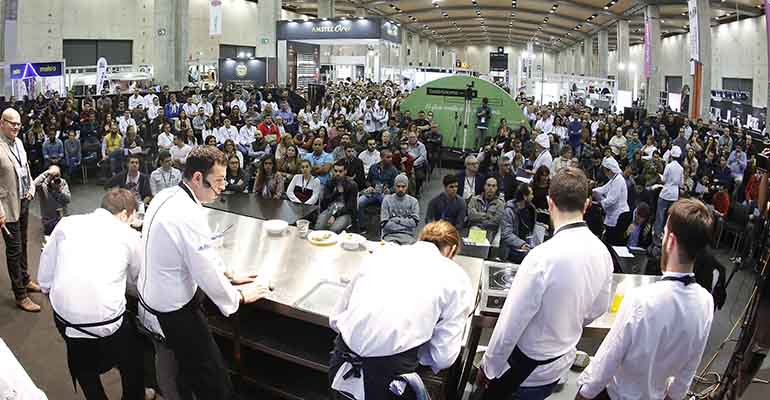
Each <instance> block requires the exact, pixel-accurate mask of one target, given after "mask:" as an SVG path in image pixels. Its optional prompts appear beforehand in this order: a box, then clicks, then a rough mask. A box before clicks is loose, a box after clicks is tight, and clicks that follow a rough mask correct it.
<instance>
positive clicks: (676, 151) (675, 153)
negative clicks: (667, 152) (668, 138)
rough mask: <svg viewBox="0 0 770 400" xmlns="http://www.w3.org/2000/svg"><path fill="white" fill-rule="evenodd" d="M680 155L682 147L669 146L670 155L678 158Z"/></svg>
mask: <svg viewBox="0 0 770 400" xmlns="http://www.w3.org/2000/svg"><path fill="white" fill-rule="evenodd" d="M681 156H682V149H681V148H679V146H674V147H672V148H671V157H673V158H679V157H681Z"/></svg>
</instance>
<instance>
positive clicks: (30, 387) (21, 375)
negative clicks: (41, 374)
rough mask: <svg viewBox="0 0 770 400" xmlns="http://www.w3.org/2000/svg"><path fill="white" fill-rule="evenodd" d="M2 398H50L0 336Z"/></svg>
mask: <svg viewBox="0 0 770 400" xmlns="http://www.w3.org/2000/svg"><path fill="white" fill-rule="evenodd" d="M0 399H4V400H5V399H8V400H17V399H18V400H48V397H46V395H45V393H43V391H42V390H40V389H38V387H37V386H35V382H32V379H30V377H29V375H27V371H25V370H24V367H22V366H21V364H20V363H19V360H17V359H16V357H15V356H14V355H13V353H12V352H11V349H9V348H8V346H7V345H6V344H5V342H4V341H3V339H2V338H0Z"/></svg>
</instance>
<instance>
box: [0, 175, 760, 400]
mask: <svg viewBox="0 0 770 400" xmlns="http://www.w3.org/2000/svg"><path fill="white" fill-rule="evenodd" d="M439 172H440V171H435V173H434V176H433V179H432V180H431V181H429V182H428V183H426V185H425V188H424V193H423V196H422V198H421V199H420V209H421V211H422V213H423V214H424V213H425V210H426V209H427V206H428V202H429V199H431V198H432V197H434V196H435V195H436V194H437V193H439V192H440V191H441V190H443V188H442V186H441V176H442V174H440V173H439ZM71 190H72V199H73V200H72V203H71V204H70V213H73V214H75V213H84V212H90V211H91V210H93V209H94V208H96V207H98V205H99V203H100V200H101V196H102V194H103V193H104V191H103V189H102V188H101V187H100V186H98V185H95V184H89V185H78V184H75V185H73V186H72V188H71ZM32 214H33V215H38V214H39V208H38V206H37V205H36V204H35V205H33V208H32ZM37 229H39V228H37ZM33 236H35V235H33ZM37 238H39V236H37ZM39 246H40V244H39V241H38V240H30V246H29V249H28V251H29V256H30V265H31V269H32V272H33V276H34V275H35V273H36V270H37V262H38V258H39V254H40V247H39ZM1 254H4V247H3V246H0V255H1ZM725 258H726V256H725V255H723V254H720V259H722V261H723V262H725V265H729V264H728V263H727V260H726V259H725ZM0 259H2V261H0V265H2V267H0V269H3V270H4V269H5V267H4V264H5V257H0ZM754 276H755V274H754V273H753V272H751V271H740V272H738V273H737V274H736V276H735V278H734V279H733V282H732V283H731V284H730V287H729V288H728V293H729V296H728V302H727V304H726V305H725V307H724V308H723V309H722V310H720V311H718V312H717V313H716V315H715V319H714V324H713V327H712V330H711V336H710V339H709V343H708V345H707V347H706V352H705V354H704V358H703V362H702V363H701V364H702V365H704V364H705V363H706V362H707V361H708V360H709V359H710V358H711V356H712V355H713V354H714V353H715V352H716V351H717V350H718V348H719V346H720V344H721V343H722V341H723V340H724V339H725V337H726V336H727V334H728V332H730V329H731V328H732V326H733V324H734V323H735V322H736V321H737V320H738V318H739V317H740V314H741V311H742V310H743V307H744V306H745V304H746V301H747V299H748V297H749V295H750V293H751V290H752V285H753V280H754ZM9 286H10V283H9V282H8V277H7V274H5V273H2V274H0V288H3V289H4V290H6V291H5V292H4V293H5V294H4V295H2V296H0V337H2V338H3V340H4V341H5V342H6V343H7V344H8V346H9V347H10V348H11V349H12V350H13V351H14V353H15V354H16V356H17V357H18V359H19V360H20V361H21V363H22V365H24V366H25V368H26V369H27V371H28V373H29V374H30V376H31V377H32V379H33V380H34V381H35V382H36V383H37V384H38V385H39V386H40V387H41V389H43V390H44V391H45V392H46V393H47V394H48V396H49V398H51V399H55V400H70V399H79V398H82V395H81V394H80V393H79V392H78V393H77V394H76V393H75V392H74V391H73V388H72V385H71V383H72V382H71V380H70V377H69V373H68V371H67V369H66V362H65V354H64V343H63V341H62V340H61V338H60V337H59V334H58V333H57V332H56V330H55V328H54V325H53V321H52V318H51V313H50V307H49V306H48V305H47V302H46V301H45V300H44V298H43V297H42V296H36V297H35V299H36V300H38V301H39V302H40V303H42V304H43V312H41V313H40V314H27V313H22V312H19V311H16V308H15V307H14V304H13V298H12V296H11V294H10V291H7V288H9ZM485 336H486V338H487V340H488V336H489V333H487V335H485ZM485 342H486V341H484V342H482V345H483V344H485ZM578 347H579V348H581V349H583V350H586V351H589V353H593V351H595V349H596V348H597V347H598V343H589V342H581V343H580V344H579V346H578ZM732 348H733V344H732V343H730V344H727V345H726V346H725V347H724V349H723V350H722V352H721V353H720V354H719V356H718V357H717V358H716V361H715V362H714V363H713V365H712V367H711V369H710V370H713V371H718V372H721V371H723V369H724V367H725V365H726V363H727V360H728V359H729V356H730V354H731V352H732ZM769 369H770V361H768V362H766V363H765V365H764V370H763V371H762V372H761V373H760V375H759V376H760V377H762V378H764V379H768V378H770V370H769ZM574 377H575V376H572V381H571V382H569V383H567V385H565V388H564V390H563V391H562V392H560V393H556V394H554V395H553V396H551V398H553V399H568V398H570V399H571V398H574V392H575V387H574ZM103 381H104V384H105V387H106V389H107V392H108V395H110V397H111V398H119V397H120V378H119V376H118V374H117V373H116V372H115V371H112V372H111V373H109V374H107V375H105V376H104V377H103ZM696 389H699V388H697V387H696ZM769 393H770V386H767V385H762V384H755V385H753V387H751V388H750V389H749V391H748V393H747V395H746V396H745V397H744V398H745V399H757V400H759V399H767V398H768V397H769V395H768V394H769Z"/></svg>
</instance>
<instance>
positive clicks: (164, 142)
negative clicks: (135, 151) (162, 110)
mask: <svg viewBox="0 0 770 400" xmlns="http://www.w3.org/2000/svg"><path fill="white" fill-rule="evenodd" d="M173 145H174V135H173V134H172V133H171V125H169V123H168V122H166V123H164V124H163V132H161V133H160V134H159V135H158V149H159V150H166V151H168V150H170V149H171V146H173Z"/></svg>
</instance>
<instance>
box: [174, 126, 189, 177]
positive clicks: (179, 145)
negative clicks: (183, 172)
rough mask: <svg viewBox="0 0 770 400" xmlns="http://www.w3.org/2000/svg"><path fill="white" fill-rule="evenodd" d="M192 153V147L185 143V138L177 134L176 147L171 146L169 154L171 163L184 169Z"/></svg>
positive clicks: (175, 137) (175, 138)
mask: <svg viewBox="0 0 770 400" xmlns="http://www.w3.org/2000/svg"><path fill="white" fill-rule="evenodd" d="M191 151H192V146H190V145H188V144H187V143H185V142H184V136H182V134H181V133H180V134H177V135H176V136H174V145H173V146H171V149H170V150H169V153H170V154H171V161H172V163H173V164H174V166H175V167H177V168H180V169H182V168H183V167H184V163H185V162H186V161H187V155H188V154H190V152H191Z"/></svg>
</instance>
